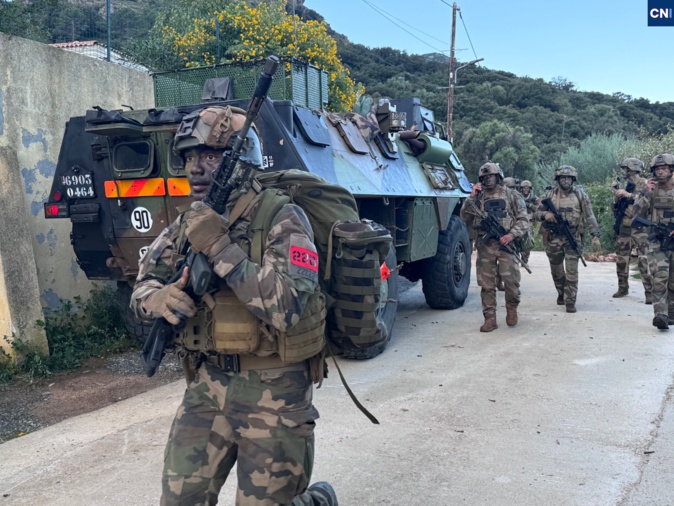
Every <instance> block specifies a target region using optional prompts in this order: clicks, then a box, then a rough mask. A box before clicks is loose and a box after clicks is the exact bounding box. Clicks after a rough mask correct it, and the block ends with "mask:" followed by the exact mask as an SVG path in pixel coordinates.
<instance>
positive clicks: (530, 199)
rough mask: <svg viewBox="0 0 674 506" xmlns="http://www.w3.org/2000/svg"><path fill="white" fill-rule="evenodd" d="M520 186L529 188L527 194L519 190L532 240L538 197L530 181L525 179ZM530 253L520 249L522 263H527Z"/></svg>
mask: <svg viewBox="0 0 674 506" xmlns="http://www.w3.org/2000/svg"><path fill="white" fill-rule="evenodd" d="M520 188H521V189H522V190H523V189H524V188H529V189H530V190H529V194H528V195H526V196H525V195H524V193H525V192H524V191H522V190H521V191H520V193H521V194H522V198H523V199H524V203H525V204H526V206H527V218H528V219H529V235H530V237H531V240H532V241H533V240H534V223H535V221H534V213H535V212H536V210H537V209H538V199H537V198H536V196H535V195H534V194H533V187H532V185H531V182H530V181H527V180H526V179H525V180H524V181H522V182H521V183H520ZM530 254H531V251H530V250H529V251H524V250H523V251H522V260H524V263H526V264H528V263H529V255H530Z"/></svg>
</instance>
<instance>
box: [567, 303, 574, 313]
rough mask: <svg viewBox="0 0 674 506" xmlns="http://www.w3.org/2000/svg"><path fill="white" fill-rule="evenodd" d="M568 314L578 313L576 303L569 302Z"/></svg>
mask: <svg viewBox="0 0 674 506" xmlns="http://www.w3.org/2000/svg"><path fill="white" fill-rule="evenodd" d="M566 312H567V313H575V312H576V303H575V302H567V303H566Z"/></svg>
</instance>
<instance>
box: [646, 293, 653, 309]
mask: <svg viewBox="0 0 674 506" xmlns="http://www.w3.org/2000/svg"><path fill="white" fill-rule="evenodd" d="M646 304H648V305H649V306H650V305H652V304H653V294H652V293H651V292H646Z"/></svg>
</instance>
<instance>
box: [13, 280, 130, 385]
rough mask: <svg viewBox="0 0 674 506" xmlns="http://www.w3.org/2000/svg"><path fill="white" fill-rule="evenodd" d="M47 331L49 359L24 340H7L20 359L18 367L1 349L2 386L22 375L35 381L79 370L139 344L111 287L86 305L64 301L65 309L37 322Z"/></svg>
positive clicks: (76, 300) (98, 290) (78, 300)
mask: <svg viewBox="0 0 674 506" xmlns="http://www.w3.org/2000/svg"><path fill="white" fill-rule="evenodd" d="M37 325H38V326H39V327H42V328H44V330H45V334H46V335H47V342H48V345H49V355H48V356H47V355H45V354H44V353H42V352H41V351H40V350H39V349H38V348H37V347H35V346H34V345H32V344H31V343H28V342H26V341H23V340H21V339H16V338H15V339H12V340H10V339H8V338H7V337H5V339H6V340H7V341H8V342H9V343H10V345H11V347H12V349H13V350H14V351H15V353H16V355H17V357H19V360H18V363H17V364H15V363H14V361H13V360H12V359H11V357H10V356H9V355H8V354H7V353H6V352H5V351H3V350H2V349H0V382H6V381H9V380H11V379H12V378H14V377H15V376H16V375H17V374H18V373H27V374H28V375H29V376H31V377H46V376H50V375H51V374H52V373H54V372H57V371H64V370H68V369H75V368H77V367H79V366H80V365H82V363H83V361H84V360H86V359H87V358H90V357H95V356H102V355H107V354H110V353H118V352H121V351H125V350H128V349H129V348H132V347H133V346H134V345H135V343H134V341H133V340H131V339H129V337H128V336H127V334H126V330H125V326H124V319H123V309H122V308H121V307H120V306H119V303H118V302H117V297H116V294H115V291H114V289H113V288H111V287H107V286H106V287H103V288H96V289H94V290H92V291H91V293H90V296H89V298H88V299H87V300H86V301H82V299H81V298H80V297H75V298H74V299H73V301H66V300H61V307H60V308H59V309H56V310H51V311H49V310H47V311H45V319H44V320H39V321H38V322H37Z"/></svg>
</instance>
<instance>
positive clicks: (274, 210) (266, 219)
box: [248, 189, 290, 265]
mask: <svg viewBox="0 0 674 506" xmlns="http://www.w3.org/2000/svg"><path fill="white" fill-rule="evenodd" d="M288 202H290V197H288V196H287V195H285V194H284V193H283V192H282V191H281V190H272V189H267V190H265V191H264V192H263V193H262V201H261V202H260V207H258V209H257V213H255V217H254V218H253V221H252V222H251V223H250V227H249V228H248V231H249V233H250V234H251V235H252V241H251V242H252V245H251V252H250V253H251V254H250V258H251V260H252V261H253V262H255V263H256V264H258V265H261V264H262V257H263V256H264V247H265V242H266V240H267V236H268V235H269V230H270V229H271V222H272V221H273V220H274V218H275V217H276V215H277V214H278V212H279V211H280V210H281V208H282V207H283V206H284V205H286V204H287V203H288Z"/></svg>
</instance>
